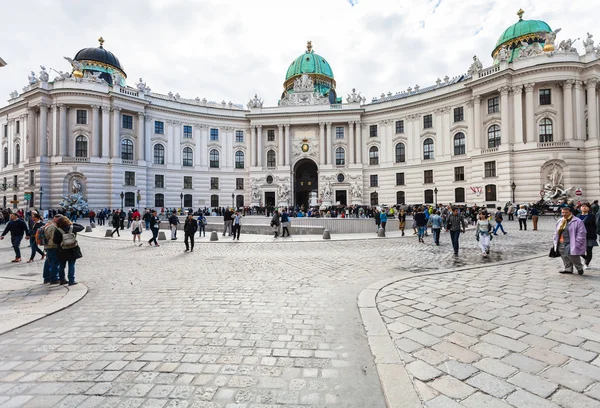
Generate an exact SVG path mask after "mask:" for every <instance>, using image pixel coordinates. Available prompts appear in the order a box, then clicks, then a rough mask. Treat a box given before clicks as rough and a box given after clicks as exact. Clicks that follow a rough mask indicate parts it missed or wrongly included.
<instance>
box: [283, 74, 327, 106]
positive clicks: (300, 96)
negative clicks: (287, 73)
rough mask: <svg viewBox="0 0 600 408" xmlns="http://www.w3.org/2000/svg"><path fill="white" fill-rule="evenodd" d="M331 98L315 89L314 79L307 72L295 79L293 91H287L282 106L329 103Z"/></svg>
mask: <svg viewBox="0 0 600 408" xmlns="http://www.w3.org/2000/svg"><path fill="white" fill-rule="evenodd" d="M327 104H329V99H328V98H327V97H325V96H323V95H321V94H320V93H318V92H316V91H315V85H314V83H313V80H312V79H311V78H310V77H309V76H308V75H306V74H303V75H302V76H301V77H300V78H298V79H296V80H295V81H294V91H293V93H286V94H285V96H284V97H283V98H282V99H281V101H280V102H279V105H280V106H308V105H327Z"/></svg>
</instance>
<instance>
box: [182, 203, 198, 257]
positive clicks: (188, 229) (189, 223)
mask: <svg viewBox="0 0 600 408" xmlns="http://www.w3.org/2000/svg"><path fill="white" fill-rule="evenodd" d="M196 231H198V221H196V220H195V219H194V215H193V214H192V213H191V212H188V216H187V218H186V219H185V223H184V224H183V232H184V234H185V238H184V243H185V252H187V251H189V250H190V246H189V245H188V240H189V241H190V243H191V246H192V250H191V252H194V236H195V234H196Z"/></svg>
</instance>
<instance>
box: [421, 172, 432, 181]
mask: <svg viewBox="0 0 600 408" xmlns="http://www.w3.org/2000/svg"><path fill="white" fill-rule="evenodd" d="M423 183H425V184H431V183H433V170H425V171H424V172H423Z"/></svg>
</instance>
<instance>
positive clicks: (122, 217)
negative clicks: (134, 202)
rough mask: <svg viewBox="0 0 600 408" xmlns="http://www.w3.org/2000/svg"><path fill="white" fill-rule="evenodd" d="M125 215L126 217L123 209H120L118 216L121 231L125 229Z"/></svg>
mask: <svg viewBox="0 0 600 408" xmlns="http://www.w3.org/2000/svg"><path fill="white" fill-rule="evenodd" d="M125 217H127V214H125V211H123V210H121V211H120V212H119V218H120V221H121V231H123V230H124V229H125Z"/></svg>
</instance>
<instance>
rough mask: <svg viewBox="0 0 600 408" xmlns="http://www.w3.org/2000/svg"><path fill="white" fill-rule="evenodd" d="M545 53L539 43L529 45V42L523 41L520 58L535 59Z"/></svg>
mask: <svg viewBox="0 0 600 408" xmlns="http://www.w3.org/2000/svg"><path fill="white" fill-rule="evenodd" d="M541 53H543V50H542V46H541V45H540V43H538V42H534V43H531V44H529V43H528V42H527V41H521V48H520V49H519V57H518V58H527V57H533V56H534V55H539V54H541Z"/></svg>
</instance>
